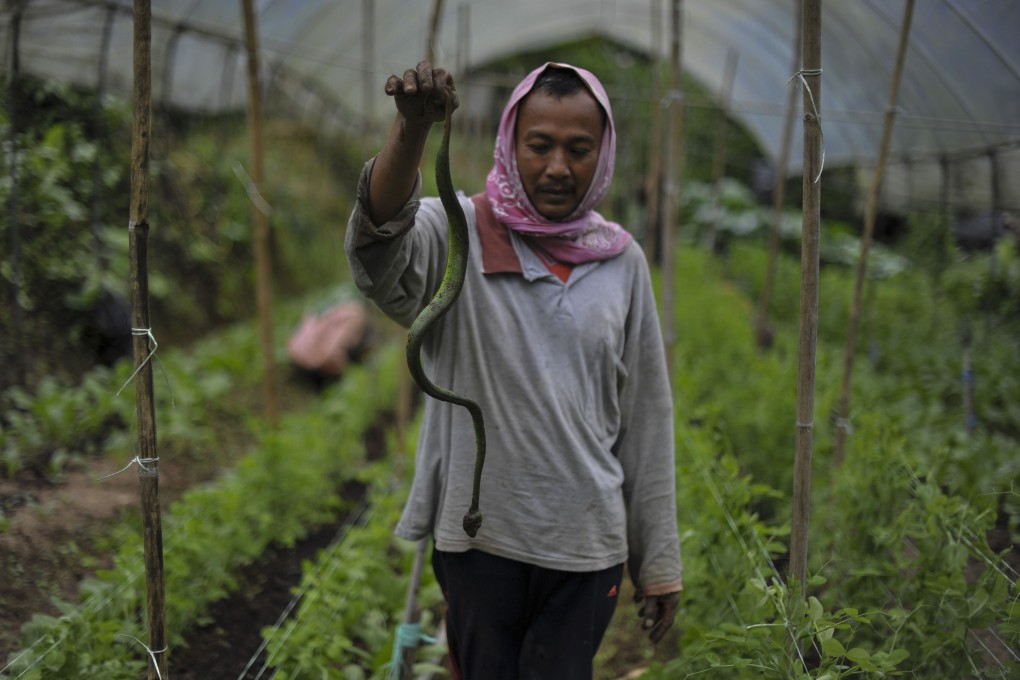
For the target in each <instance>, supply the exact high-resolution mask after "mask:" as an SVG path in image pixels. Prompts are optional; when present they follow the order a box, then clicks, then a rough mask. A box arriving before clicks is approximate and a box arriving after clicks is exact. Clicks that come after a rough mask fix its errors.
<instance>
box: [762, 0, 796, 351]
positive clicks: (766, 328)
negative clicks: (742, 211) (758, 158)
mask: <svg viewBox="0 0 1020 680" xmlns="http://www.w3.org/2000/svg"><path fill="white" fill-rule="evenodd" d="M796 4H797V9H796V11H795V12H794V30H793V64H792V66H791V67H790V71H791V73H796V72H797V70H798V69H799V68H800V58H801V41H802V38H801V35H802V27H801V18H802V13H803V11H802V7H801V3H800V2H798V3H796ZM796 113H797V88H796V87H793V86H791V87H790V88H789V90H788V91H787V97H786V121H785V123H784V125H783V140H782V142H781V147H780V149H779V160H778V161H777V163H776V177H775V184H774V185H773V188H772V233H771V236H770V238H769V255H768V266H767V267H766V270H765V283H764V284H763V285H762V291H761V299H760V300H759V302H758V318H757V321H756V323H755V341H756V344H757V345H758V349H768V348H769V347H771V345H772V329H771V327H770V325H769V306H770V305H771V304H772V289H773V288H774V287H775V281H776V268H777V267H778V264H779V241H780V236H781V235H782V226H783V202H784V200H785V198H786V171H787V169H788V166H789V164H790V147H791V146H792V144H793V127H794V123H795V122H796V120H797V116H796Z"/></svg>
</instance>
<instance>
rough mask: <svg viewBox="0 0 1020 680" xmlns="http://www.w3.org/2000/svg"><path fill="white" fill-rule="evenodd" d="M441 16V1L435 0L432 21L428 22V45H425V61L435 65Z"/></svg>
mask: <svg viewBox="0 0 1020 680" xmlns="http://www.w3.org/2000/svg"><path fill="white" fill-rule="evenodd" d="M442 16H443V0H435V2H434V4H433V5H432V19H431V21H429V37H428V44H427V45H425V54H426V57H425V58H426V59H428V61H429V63H430V64H432V65H433V66H435V65H436V42H437V41H438V40H439V20H440V19H441V18H442Z"/></svg>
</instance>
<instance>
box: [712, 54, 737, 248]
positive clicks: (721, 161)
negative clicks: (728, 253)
mask: <svg viewBox="0 0 1020 680" xmlns="http://www.w3.org/2000/svg"><path fill="white" fill-rule="evenodd" d="M738 54H739V53H738V52H737V51H736V50H734V49H729V50H727V51H726V71H725V72H724V74H723V86H722V92H721V97H720V105H719V117H718V118H717V119H716V121H715V125H716V127H715V153H714V154H713V156H712V207H713V208H715V215H714V217H713V219H712V226H711V227H710V228H709V230H708V238H707V239H706V241H707V243H706V245H707V246H708V252H710V253H711V252H715V239H716V235H717V234H718V232H719V214H720V212H721V206H720V205H719V192H720V190H721V187H720V184H722V178H723V174H724V173H725V171H726V133H727V132H728V130H729V127H730V121H729V118H728V114H729V110H730V99H731V98H732V96H733V80H734V79H735V78H736V76H737V56H738Z"/></svg>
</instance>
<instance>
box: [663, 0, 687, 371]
mask: <svg viewBox="0 0 1020 680" xmlns="http://www.w3.org/2000/svg"><path fill="white" fill-rule="evenodd" d="M672 17H673V20H672V28H673V33H672V36H671V39H670V66H669V70H670V93H669V133H668V135H669V143H668V144H667V145H666V146H667V148H668V151H667V153H668V156H667V160H666V214H665V218H664V219H663V223H662V239H661V241H660V243H661V253H662V330H663V338H664V340H665V344H666V371H667V373H668V375H669V383H670V385H672V384H673V349H674V348H673V345H674V344H675V341H676V331H675V329H674V317H675V313H674V309H673V293H674V289H673V287H674V285H675V282H674V281H673V278H674V276H673V263H674V260H675V257H676V244H675V243H674V241H675V239H674V236H673V234H674V226H675V224H676V222H677V220H678V219H679V215H680V194H681V191H680V187H681V182H682V177H683V166H684V157H683V155H684V146H683V134H684V130H683V124H684V95H683V88H684V85H683V59H682V55H683V50H682V39H683V0H673V7H672Z"/></svg>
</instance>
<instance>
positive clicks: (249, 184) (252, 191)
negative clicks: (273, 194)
mask: <svg viewBox="0 0 1020 680" xmlns="http://www.w3.org/2000/svg"><path fill="white" fill-rule="evenodd" d="M234 174H235V175H237V179H239V180H241V184H243V185H244V190H245V191H246V192H248V198H249V199H251V202H252V203H254V204H255V207H256V208H258V209H259V212H261V213H262V214H263V215H265V216H266V217H269V215H270V214H272V212H273V208H272V206H271V205H269V203H268V202H267V201H266V199H264V198H262V194H260V193H259V188H258V187H257V186H255V180H253V179H252V178H251V177H249V176H248V173H247V172H245V171H244V166H243V165H241V162H240V161H234Z"/></svg>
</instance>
